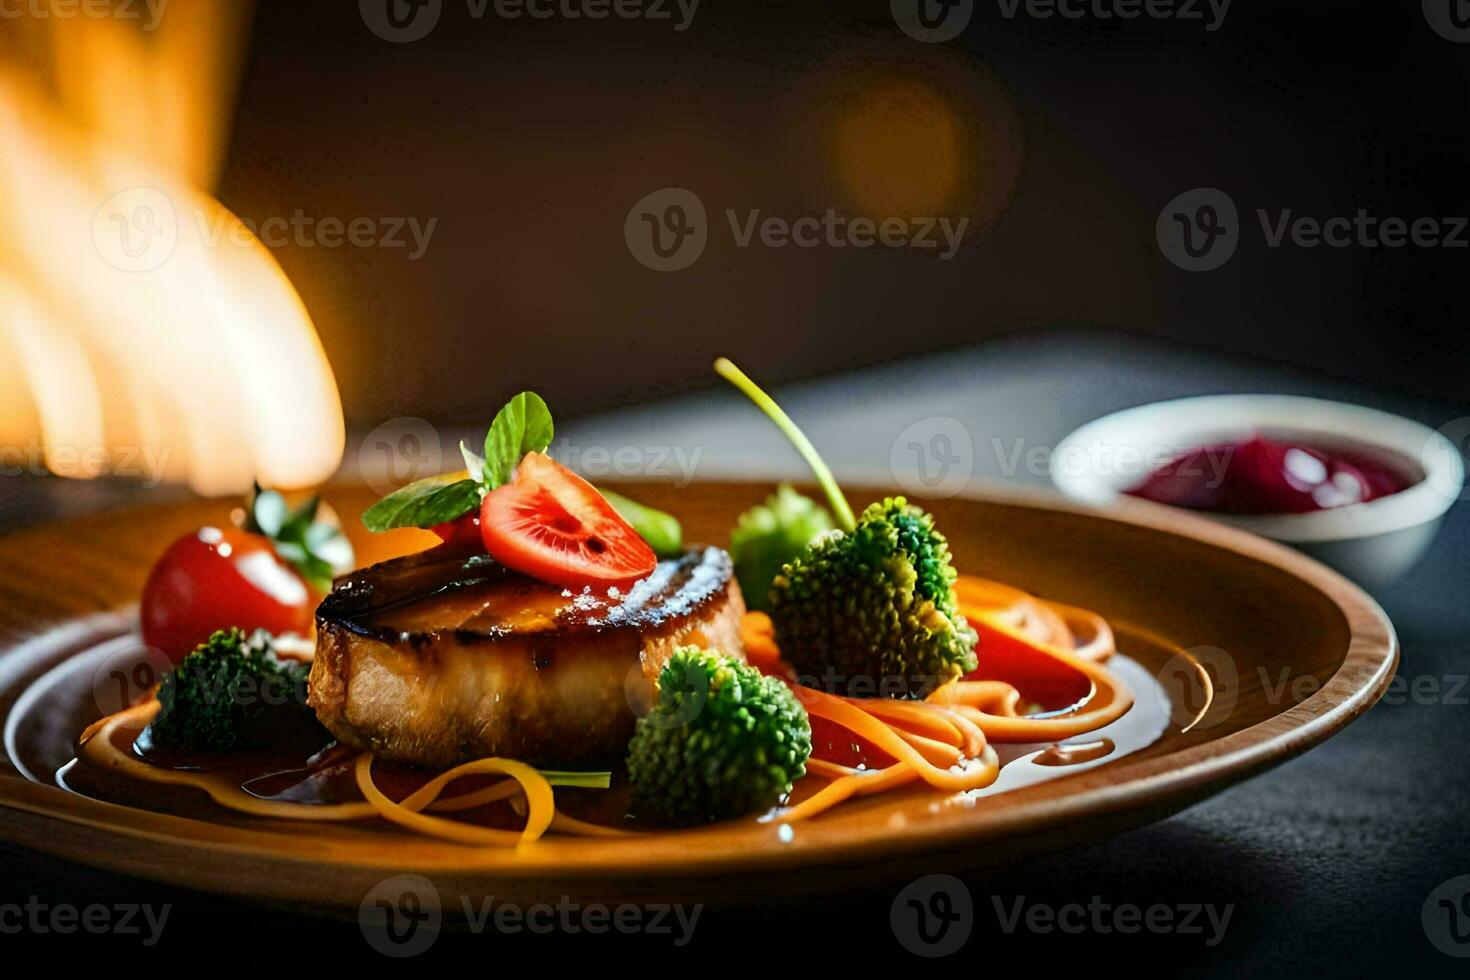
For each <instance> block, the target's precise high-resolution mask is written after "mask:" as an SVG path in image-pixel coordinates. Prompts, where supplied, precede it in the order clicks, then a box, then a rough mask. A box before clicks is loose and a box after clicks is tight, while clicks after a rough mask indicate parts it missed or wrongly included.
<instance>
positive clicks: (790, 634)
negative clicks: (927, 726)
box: [771, 497, 979, 698]
mask: <svg viewBox="0 0 1470 980" xmlns="http://www.w3.org/2000/svg"><path fill="white" fill-rule="evenodd" d="M954 580H955V571H954V569H953V568H952V567H951V565H950V555H949V544H948V542H947V541H946V540H945V538H944V535H942V534H940V533H939V531H937V530H936V529H935V527H934V519H933V518H932V517H930V516H929V515H928V514H926V513H924V512H923V511H922V510H920V509H919V508H917V507H912V506H910V505H909V504H908V502H907V501H905V500H904V498H902V497H893V498H889V499H886V500H884V501H883V502H882V503H879V504H873V505H872V506H871V507H869V508H868V509H867V510H866V511H864V512H863V515H862V518H861V519H860V520H859V521H858V522H857V526H856V528H854V530H853V531H852V532H851V533H849V534H843V533H842V532H840V531H832V532H829V533H828V534H825V535H823V536H822V537H820V538H818V539H817V540H816V541H815V542H813V544H812V546H811V548H809V549H808V550H807V551H806V553H805V554H803V555H801V556H800V557H798V558H796V559H795V560H794V561H792V562H790V563H789V564H787V565H786V567H785V568H783V569H782V571H781V574H780V575H778V576H777V577H776V580H775V583H774V584H773V586H772V588H771V619H772V621H773V622H774V623H775V627H776V641H777V643H778V644H779V646H780V647H781V654H782V656H783V657H784V658H785V659H787V660H788V661H790V662H791V664H792V665H793V666H794V667H795V668H796V670H797V673H798V674H800V675H801V676H802V679H803V682H804V683H807V684H810V685H812V686H814V687H820V688H823V689H826V690H835V692H836V693H844V694H849V695H853V696H858V697H871V696H874V695H882V696H887V697H908V698H922V697H924V696H925V695H926V694H928V693H929V692H930V691H932V690H934V689H935V688H936V687H939V686H940V685H942V684H945V683H947V682H949V681H952V680H954V679H955V678H957V677H960V676H961V675H963V674H967V673H969V672H970V671H972V670H974V669H975V643H976V642H977V641H978V639H979V637H978V636H977V635H976V633H975V631H974V630H973V629H972V628H971V627H970V625H969V624H968V623H967V622H965V619H964V617H963V616H961V615H960V614H959V611H958V609H957V608H956V606H955V599H954V590H953V585H954Z"/></svg>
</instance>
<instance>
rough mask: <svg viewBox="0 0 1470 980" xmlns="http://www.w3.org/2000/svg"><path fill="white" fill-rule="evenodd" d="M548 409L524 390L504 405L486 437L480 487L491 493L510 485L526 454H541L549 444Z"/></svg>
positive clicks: (536, 396)
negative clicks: (500, 487)
mask: <svg viewBox="0 0 1470 980" xmlns="http://www.w3.org/2000/svg"><path fill="white" fill-rule="evenodd" d="M552 433H553V426H552V424H551V410H550V409H549V408H547V407H546V403H545V402H544V401H542V400H541V396H540V395H538V394H536V393H535V392H534V391H523V392H521V393H520V394H519V395H516V396H515V397H514V398H512V399H511V400H510V401H508V402H506V404H505V407H504V408H502V409H501V410H500V411H499V412H497V413H496V415H495V421H494V422H491V423H490V431H489V432H488V433H486V434H485V466H484V472H483V473H482V474H481V477H480V484H481V486H482V487H483V488H484V489H485V490H486V491H490V490H494V489H495V488H496V487H499V486H504V485H505V484H507V483H509V482H510V478H511V475H512V474H514V473H515V469H516V466H517V465H518V464H519V463H520V461H521V457H522V456H524V455H526V453H539V452H543V451H544V450H545V449H546V447H547V446H549V445H551V437H552Z"/></svg>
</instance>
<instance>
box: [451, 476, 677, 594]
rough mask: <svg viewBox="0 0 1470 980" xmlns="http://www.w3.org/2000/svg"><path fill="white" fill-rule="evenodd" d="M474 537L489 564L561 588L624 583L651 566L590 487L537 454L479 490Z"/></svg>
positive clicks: (643, 545)
mask: <svg viewBox="0 0 1470 980" xmlns="http://www.w3.org/2000/svg"><path fill="white" fill-rule="evenodd" d="M480 535H481V537H482V538H483V539H484V542H485V551H486V552H488V553H489V555H490V557H492V558H494V559H495V560H496V561H498V562H500V563H501V564H503V565H506V566H507V567H509V568H514V569H515V570H516V571H518V572H524V573H525V574H527V575H529V576H531V577H532V578H536V579H540V580H541V581H543V582H550V583H552V584H553V585H560V586H564V587H567V588H571V587H577V588H580V587H582V586H584V585H595V586H618V587H624V586H628V585H632V584H633V583H634V582H636V581H638V580H639V579H641V578H647V577H648V575H649V574H650V573H652V572H653V569H654V566H655V565H657V564H658V558H657V557H656V556H655V555H654V553H653V549H652V548H650V547H649V546H648V542H646V541H644V540H643V538H642V537H640V536H639V534H638V532H637V531H635V530H633V528H632V526H631V525H630V524H629V523H628V522H627V521H625V520H623V519H622V517H620V516H618V512H617V511H615V510H613V507H612V504H610V503H608V502H607V500H606V499H605V498H604V497H603V496H602V494H600V493H598V492H597V488H596V487H594V486H593V485H592V484H590V483H588V482H587V481H586V480H584V479H582V478H581V477H580V476H578V475H577V474H575V473H573V472H572V471H571V470H569V469H567V468H566V467H565V466H562V465H561V464H560V463H558V462H556V461H555V460H554V459H552V458H551V457H550V456H547V455H545V454H543V453H527V454H526V456H525V458H524V459H522V460H521V464H520V466H519V467H518V468H517V469H516V476H515V479H514V480H513V481H511V482H510V483H507V484H506V485H505V486H503V487H498V488H496V489H495V490H492V491H490V492H489V493H487V494H486V495H485V499H484V501H483V502H482V503H481V504H480Z"/></svg>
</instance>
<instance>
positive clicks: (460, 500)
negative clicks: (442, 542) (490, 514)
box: [362, 473, 482, 531]
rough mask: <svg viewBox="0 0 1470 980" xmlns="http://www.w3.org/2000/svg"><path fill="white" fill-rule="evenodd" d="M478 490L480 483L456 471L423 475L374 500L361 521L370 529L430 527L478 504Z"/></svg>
mask: <svg viewBox="0 0 1470 980" xmlns="http://www.w3.org/2000/svg"><path fill="white" fill-rule="evenodd" d="M481 490H482V487H481V484H479V483H476V482H475V481H474V480H467V479H465V478H464V477H463V475H462V474H458V473H452V474H449V475H447V476H430V477H425V478H424V479H422V480H416V481H414V482H413V483H410V484H409V485H408V486H406V487H402V488H401V489H398V490H395V491H393V492H392V493H390V494H388V496H386V497H384V498H383V499H382V500H380V501H378V502H377V503H375V504H373V505H372V506H371V507H369V508H368V509H367V510H366V511H364V512H363V515H362V523H363V526H364V527H366V528H367V529H368V530H369V531H389V530H392V529H393V528H395V527H433V526H434V525H435V524H443V523H444V522H445V521H452V520H454V519H455V518H456V517H459V516H460V515H461V514H466V513H469V512H470V511H472V510H474V509H475V508H476V507H478V506H479V505H480V494H481Z"/></svg>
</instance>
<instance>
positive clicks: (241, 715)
mask: <svg viewBox="0 0 1470 980" xmlns="http://www.w3.org/2000/svg"><path fill="white" fill-rule="evenodd" d="M310 672H311V665H310V664H306V663H300V662H297V661H293V660H285V659H280V658H278V657H276V655H275V654H274V653H273V652H272V651H271V649H270V646H269V642H268V641H267V639H266V638H264V635H263V634H257V635H256V636H255V637H252V638H249V639H247V638H246V636H245V634H244V633H243V632H241V631H240V630H238V629H229V630H220V631H219V632H217V633H215V634H214V635H212V636H211V637H210V638H209V639H208V640H205V641H204V642H203V643H202V644H200V645H199V647H198V648H197V649H196V650H194V652H193V653H191V654H189V655H188V656H187V657H185V658H184V659H183V661H182V662H181V663H180V664H179V666H178V669H176V670H175V671H174V672H173V673H171V674H169V675H168V676H167V677H165V678H164V680H163V683H162V684H161V685H160V686H159V689H158V700H159V702H160V704H161V707H160V708H159V711H158V715H157V716H156V717H155V718H154V720H153V723H152V724H151V725H149V726H148V730H147V731H146V732H145V733H144V736H143V738H142V742H143V743H144V746H145V747H146V748H149V749H151V748H160V749H167V750H177V749H184V750H189V751H194V752H206V753H229V752H240V751H249V750H252V749H263V748H266V747H268V746H278V745H282V744H286V745H307V746H312V745H314V746H316V747H320V746H322V745H325V744H326V743H327V742H329V741H331V734H330V733H329V732H328V731H327V730H326V729H325V728H323V727H322V725H321V723H320V722H319V721H317V719H316V714H315V713H314V712H313V711H312V710H311V708H309V707H308V706H307V704H306V678H307V675H308V674H309V673H310Z"/></svg>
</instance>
